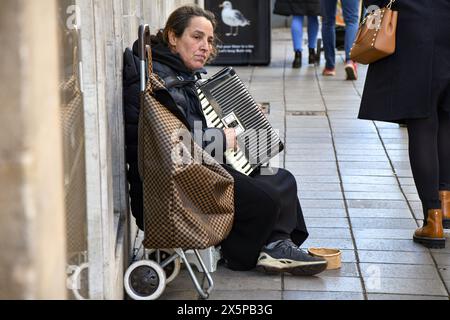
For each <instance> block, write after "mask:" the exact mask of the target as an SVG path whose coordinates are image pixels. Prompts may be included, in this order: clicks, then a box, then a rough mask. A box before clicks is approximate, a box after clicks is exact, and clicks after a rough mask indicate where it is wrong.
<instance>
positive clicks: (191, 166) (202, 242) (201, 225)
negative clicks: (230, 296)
mask: <svg viewBox="0 0 450 320" xmlns="http://www.w3.org/2000/svg"><path fill="white" fill-rule="evenodd" d="M157 90H166V89H165V88H164V86H163V85H162V84H161V82H160V81H159V80H158V79H157V78H156V76H155V75H154V74H151V75H150V77H149V81H148V84H147V87H146V90H145V92H144V93H143V97H142V105H141V113H140V118H139V139H138V141H139V142H138V165H139V173H140V176H141V179H142V183H143V199H144V203H143V205H144V210H143V211H144V228H145V239H144V246H145V247H146V248H154V249H164V248H181V249H205V248H208V247H211V246H215V245H217V244H219V243H220V242H221V241H222V240H223V239H225V237H227V235H228V234H229V232H230V231H231V227H232V224H233V219H234V180H233V177H231V176H230V175H229V173H228V172H227V171H226V170H225V169H224V168H223V167H222V166H221V165H220V164H218V163H217V162H216V161H215V160H214V159H213V158H212V157H211V156H210V155H209V154H208V153H207V152H205V151H203V150H202V149H201V147H200V146H198V145H197V144H195V143H194V141H193V139H192V137H191V141H190V142H191V147H192V148H187V147H186V146H185V143H186V141H183V139H181V137H180V135H179V134H177V132H180V131H184V132H188V131H187V128H186V127H185V125H184V124H183V123H182V122H181V121H180V120H179V119H178V118H177V117H176V116H175V115H174V114H173V113H172V112H171V111H170V110H168V108H166V107H165V106H164V105H163V104H162V103H160V102H159V101H158V100H157V99H156V98H155V97H154V95H153V92H155V91H157ZM178 151H182V152H183V155H184V157H188V159H187V160H188V161H186V159H185V160H184V161H183V162H182V163H180V162H179V161H174V159H173V156H174V154H177V152H178ZM195 154H201V155H202V157H203V159H204V161H203V162H201V161H200V162H198V161H196V160H194V157H193V156H192V155H195Z"/></svg>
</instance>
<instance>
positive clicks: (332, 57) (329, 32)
mask: <svg viewBox="0 0 450 320" xmlns="http://www.w3.org/2000/svg"><path fill="white" fill-rule="evenodd" d="M320 6H321V10H322V18H323V20H322V41H323V49H324V52H325V61H326V62H325V69H324V72H323V75H325V76H334V75H335V74H336V72H335V64H336V53H335V48H336V27H335V25H336V7H337V0H320Z"/></svg>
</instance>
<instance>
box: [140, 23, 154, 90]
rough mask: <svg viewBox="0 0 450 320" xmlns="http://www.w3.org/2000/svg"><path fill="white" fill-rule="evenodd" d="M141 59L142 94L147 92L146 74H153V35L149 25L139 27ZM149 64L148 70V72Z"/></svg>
mask: <svg viewBox="0 0 450 320" xmlns="http://www.w3.org/2000/svg"><path fill="white" fill-rule="evenodd" d="M138 43H139V59H140V61H141V70H140V71H141V72H140V74H141V92H144V91H145V85H146V74H148V75H149V76H150V75H151V74H152V73H153V59H152V49H151V35H150V27H149V25H148V24H144V25H140V26H139V40H138ZM146 63H147V70H146V68H145V67H146Z"/></svg>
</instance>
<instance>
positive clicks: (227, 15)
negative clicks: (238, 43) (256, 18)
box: [219, 1, 250, 36]
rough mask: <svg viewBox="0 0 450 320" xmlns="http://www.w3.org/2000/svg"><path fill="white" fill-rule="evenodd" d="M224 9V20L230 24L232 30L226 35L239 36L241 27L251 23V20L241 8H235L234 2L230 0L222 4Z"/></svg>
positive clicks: (221, 6)
mask: <svg viewBox="0 0 450 320" xmlns="http://www.w3.org/2000/svg"><path fill="white" fill-rule="evenodd" d="M219 7H220V8H223V9H222V21H223V23H225V24H226V25H228V26H230V32H229V33H227V34H225V35H226V36H231V35H233V36H237V35H238V33H239V27H245V26H248V25H250V21H248V20H247V18H245V17H244V15H243V14H242V13H241V12H240V11H239V10H234V9H233V4H232V3H231V2H230V1H224V2H223V3H222V4H221V5H220V6H219ZM233 27H236V32H234V33H233Z"/></svg>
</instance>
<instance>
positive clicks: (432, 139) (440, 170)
mask: <svg viewBox="0 0 450 320" xmlns="http://www.w3.org/2000/svg"><path fill="white" fill-rule="evenodd" d="M449 69H450V68H449ZM433 85H434V90H433V91H434V95H433V110H432V113H431V116H430V117H429V118H425V119H411V120H408V121H407V126H408V136H409V159H410V162H411V169H412V172H413V177H414V181H415V184H416V187H417V191H418V193H419V197H420V200H421V201H422V206H423V211H424V218H425V222H426V220H427V216H428V215H427V212H428V210H429V209H440V208H441V202H440V200H439V191H440V190H447V191H450V113H449V112H447V111H445V110H444V109H443V108H444V106H445V105H447V106H448V105H450V79H449V80H444V79H436V80H435V82H434V83H433Z"/></svg>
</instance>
